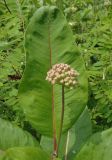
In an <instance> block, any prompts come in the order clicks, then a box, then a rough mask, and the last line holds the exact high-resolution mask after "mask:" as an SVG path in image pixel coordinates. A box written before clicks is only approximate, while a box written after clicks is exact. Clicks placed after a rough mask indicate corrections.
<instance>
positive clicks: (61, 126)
mask: <svg viewBox="0 0 112 160" xmlns="http://www.w3.org/2000/svg"><path fill="white" fill-rule="evenodd" d="M64 99H65V98H64V85H62V110H61V122H60V129H59V139H58V148H57V155H58V150H59V145H60V141H61V135H62V128H63V119H64V105H65V100H64Z"/></svg>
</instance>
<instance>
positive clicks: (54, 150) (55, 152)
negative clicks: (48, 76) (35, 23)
mask: <svg viewBox="0 0 112 160" xmlns="http://www.w3.org/2000/svg"><path fill="white" fill-rule="evenodd" d="M52 119H53V143H54V148H53V157H52V159H54V158H55V157H57V140H56V118H55V109H54V86H52Z"/></svg>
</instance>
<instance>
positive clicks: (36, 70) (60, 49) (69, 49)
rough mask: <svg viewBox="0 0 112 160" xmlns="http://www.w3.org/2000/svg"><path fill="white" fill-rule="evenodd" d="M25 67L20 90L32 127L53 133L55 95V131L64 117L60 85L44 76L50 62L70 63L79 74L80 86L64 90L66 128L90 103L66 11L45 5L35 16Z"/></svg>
mask: <svg viewBox="0 0 112 160" xmlns="http://www.w3.org/2000/svg"><path fill="white" fill-rule="evenodd" d="M25 37H26V38H25V47H26V69H25V73H24V76H23V79H22V83H21V86H20V90H19V97H20V103H21V107H22V108H23V110H24V112H25V115H26V117H27V119H28V120H29V121H30V123H31V124H32V126H33V127H34V128H35V129H36V130H37V131H38V132H39V133H41V134H43V135H47V136H49V135H50V136H51V135H52V98H53V97H55V100H54V106H55V117H56V131H57V136H58V134H59V128H60V120H61V115H60V113H61V105H62V104H61V86H59V85H55V86H54V91H53V92H54V93H53V94H54V95H53V96H52V86H51V84H49V83H48V82H47V81H46V80H45V78H46V75H47V71H48V70H49V69H50V67H51V65H53V64H56V63H57V62H58V63H67V64H70V65H71V66H72V67H73V68H75V69H76V70H77V71H78V72H79V73H80V76H79V79H78V82H79V84H78V87H76V88H75V89H73V90H69V89H65V99H66V100H65V112H64V115H65V116H64V124H63V131H67V130H68V129H69V128H71V126H72V125H73V124H74V122H75V121H76V120H77V118H78V117H79V115H80V114H81V112H82V111H83V109H84V108H85V105H86V102H87V78H86V73H85V67H84V63H83V60H82V57H81V56H80V53H79V52H78V50H77V49H76V48H75V47H74V46H73V35H72V32H71V30H70V28H69V27H68V25H67V22H66V19H65V18H64V16H63V14H62V13H61V12H60V11H59V10H58V9H57V8H56V7H42V8H40V9H39V10H37V11H36V13H35V14H34V15H33V17H32V19H31V21H30V23H29V25H28V27H27V31H26V36H25Z"/></svg>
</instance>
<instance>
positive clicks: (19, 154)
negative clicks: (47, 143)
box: [0, 147, 50, 160]
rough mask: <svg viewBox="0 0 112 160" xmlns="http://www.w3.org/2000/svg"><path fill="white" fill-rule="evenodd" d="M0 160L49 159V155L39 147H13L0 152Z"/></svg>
mask: <svg viewBox="0 0 112 160" xmlns="http://www.w3.org/2000/svg"><path fill="white" fill-rule="evenodd" d="M0 160H50V157H49V156H48V155H47V154H46V152H44V151H42V149H40V148H36V147H15V148H11V149H8V150H7V151H6V152H5V153H4V154H2V156H1V157H0Z"/></svg>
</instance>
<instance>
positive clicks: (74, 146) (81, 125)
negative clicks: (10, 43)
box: [40, 108, 92, 160]
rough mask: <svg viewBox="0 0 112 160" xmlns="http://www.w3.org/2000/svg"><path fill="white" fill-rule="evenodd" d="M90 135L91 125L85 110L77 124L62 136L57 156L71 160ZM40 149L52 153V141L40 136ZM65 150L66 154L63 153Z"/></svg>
mask: <svg viewBox="0 0 112 160" xmlns="http://www.w3.org/2000/svg"><path fill="white" fill-rule="evenodd" d="M91 134H92V125H91V119H90V115H89V112H88V109H87V108H86V109H85V110H84V111H83V113H82V114H81V116H80V117H79V119H78V120H77V122H76V123H75V124H74V125H73V127H72V128H71V129H70V130H69V131H68V134H67V133H66V134H64V135H62V139H61V145H60V147H59V156H60V157H63V156H64V155H65V154H66V157H67V158H68V159H70V160H71V159H72V158H73V157H74V155H76V154H77V153H78V151H79V150H80V148H81V147H82V145H83V144H84V143H85V141H86V140H87V139H88V138H89V137H90V136H91ZM40 144H41V146H42V148H43V149H44V150H45V151H47V152H49V153H50V154H51V153H52V148H53V144H52V139H51V138H48V137H45V136H42V138H41V142H40ZM65 150H66V153H65Z"/></svg>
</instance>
